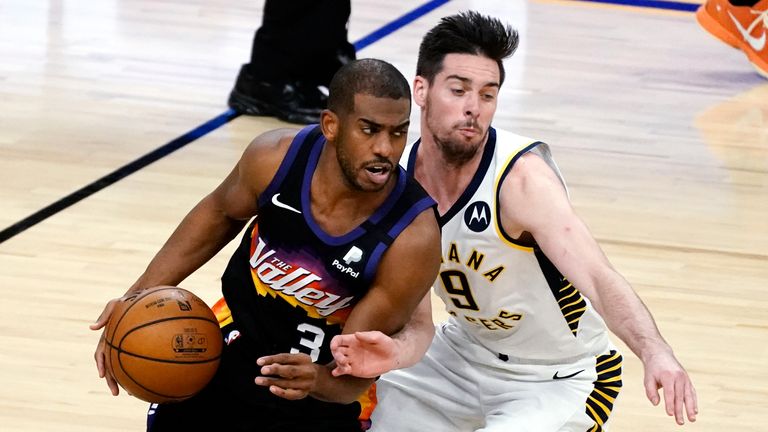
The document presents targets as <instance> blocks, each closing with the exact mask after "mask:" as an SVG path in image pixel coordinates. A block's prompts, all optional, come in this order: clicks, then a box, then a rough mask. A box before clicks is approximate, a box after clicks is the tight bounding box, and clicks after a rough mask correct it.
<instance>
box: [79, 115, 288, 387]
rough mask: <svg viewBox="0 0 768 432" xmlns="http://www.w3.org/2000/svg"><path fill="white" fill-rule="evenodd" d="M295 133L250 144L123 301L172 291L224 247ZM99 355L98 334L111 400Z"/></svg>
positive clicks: (105, 315) (108, 309) (102, 321)
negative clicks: (142, 293)
mask: <svg viewBox="0 0 768 432" xmlns="http://www.w3.org/2000/svg"><path fill="white" fill-rule="evenodd" d="M295 132H296V131H289V130H285V129H284V130H278V131H271V132H268V133H265V134H263V135H261V136H259V137H257V138H256V139H254V140H253V142H252V143H251V144H250V145H249V146H248V148H247V149H246V150H245V152H244V153H243V156H242V157H241V159H240V161H239V162H238V163H237V165H236V166H235V167H234V169H233V170H232V172H230V173H229V175H228V176H227V177H226V178H225V179H224V181H223V182H222V183H221V184H220V185H219V186H218V187H217V188H216V189H215V190H214V191H213V192H211V193H210V194H208V195H207V196H206V197H205V198H203V199H202V200H201V201H200V202H199V203H198V204H197V205H196V206H195V207H194V208H193V209H192V210H191V211H190V212H189V213H188V214H187V215H186V216H185V217H184V219H183V220H182V221H181V223H180V224H179V226H178V227H177V228H176V230H175V231H174V232H173V234H171V236H170V237H169V238H168V240H167V241H166V243H165V244H164V245H163V247H162V248H161V249H160V251H158V253H157V254H156V255H155V257H154V258H153V259H152V261H150V263H149V265H148V266H147V268H146V270H145V271H144V273H143V274H142V275H141V276H140V277H139V278H138V280H137V281H136V282H135V283H134V284H133V285H132V286H131V287H130V288H129V289H128V291H127V292H126V294H125V295H130V294H133V293H136V292H139V291H142V290H144V289H147V288H151V287H154V286H159V285H173V286H175V285H178V284H179V283H181V281H183V280H184V279H185V278H186V277H187V276H189V275H190V274H192V272H194V271H195V270H197V269H198V268H200V267H201V266H202V265H203V264H205V263H206V262H208V260H210V259H211V258H212V257H213V256H214V255H216V253H217V252H218V251H219V250H221V248H222V247H224V246H225V245H226V244H227V243H229V241H231V240H232V239H233V238H234V237H235V236H236V235H237V233H238V232H240V230H241V229H242V228H243V226H244V225H245V224H246V222H247V221H248V220H249V219H250V218H251V217H253V216H254V215H256V213H257V210H258V209H257V204H256V202H257V199H258V196H259V194H260V193H261V191H262V190H264V188H266V186H267V185H268V184H269V181H270V180H271V179H272V177H273V176H274V174H275V172H276V171H277V168H278V166H279V164H280V161H281V160H282V158H283V156H284V155H285V152H286V150H287V148H288V145H289V144H290V142H291V139H292V138H293V135H294V134H295ZM124 297H125V296H124ZM122 298H123V297H120V298H116V299H112V300H110V301H109V302H108V303H107V305H106V306H105V307H104V310H103V311H102V313H101V315H100V316H99V318H98V319H97V320H96V322H95V323H94V324H92V325H91V326H90V328H91V330H99V329H101V328H103V327H104V326H105V325H106V324H107V322H109V317H110V316H111V315H112V311H113V310H114V308H115V305H116V304H117V303H118V302H120V301H121V300H122ZM104 352H105V344H104V337H103V334H102V338H101V339H100V340H99V343H98V345H97V348H96V352H95V354H94V359H95V360H96V368H97V370H98V372H99V376H100V377H102V378H105V379H106V381H107V386H109V389H110V391H111V392H112V394H113V395H117V394H118V392H119V390H118V386H117V382H116V381H115V379H114V377H112V376H111V375H110V374H109V373H108V371H107V369H106V367H105V355H104Z"/></svg>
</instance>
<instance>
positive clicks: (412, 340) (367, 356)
mask: <svg viewBox="0 0 768 432" xmlns="http://www.w3.org/2000/svg"><path fill="white" fill-rule="evenodd" d="M430 297H431V296H430V294H429V293H427V294H426V295H425V296H424V298H423V299H422V300H421V302H420V303H419V305H418V306H417V307H416V310H415V311H414V312H413V315H412V316H411V319H410V321H408V323H407V324H406V325H405V327H404V328H403V329H402V330H400V331H399V332H397V333H395V334H394V335H392V337H389V336H387V335H385V334H384V333H382V332H380V331H364V332H355V333H351V334H341V335H338V336H336V337H334V338H333V339H332V340H331V351H332V352H333V358H334V360H335V361H336V368H335V369H334V370H333V375H334V376H340V375H345V374H348V375H354V376H357V377H362V378H375V377H377V376H379V375H382V374H384V373H387V372H389V371H391V370H394V369H402V368H407V367H411V366H413V365H415V364H416V363H418V362H419V360H421V358H422V357H424V353H426V352H427V349H428V348H429V345H430V344H431V343H432V337H433V336H434V335H435V326H434V323H433V322H432V304H431V299H430Z"/></svg>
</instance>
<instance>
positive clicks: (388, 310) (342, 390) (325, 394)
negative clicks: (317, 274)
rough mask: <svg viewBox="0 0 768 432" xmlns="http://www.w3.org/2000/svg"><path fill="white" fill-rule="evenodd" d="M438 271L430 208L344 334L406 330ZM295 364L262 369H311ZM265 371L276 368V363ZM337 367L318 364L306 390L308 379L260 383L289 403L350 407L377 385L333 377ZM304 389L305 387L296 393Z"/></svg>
mask: <svg viewBox="0 0 768 432" xmlns="http://www.w3.org/2000/svg"><path fill="white" fill-rule="evenodd" d="M439 267H440V231H439V229H438V226H437V221H436V220H435V216H434V212H433V211H432V210H431V209H430V210H427V211H424V212H422V213H421V214H420V215H419V216H417V217H416V219H414V221H413V222H412V223H411V224H410V225H409V226H408V227H407V228H406V229H405V230H403V232H402V233H401V234H400V235H399V236H398V237H397V238H396V239H395V241H394V242H393V243H392V245H391V246H390V247H389V249H388V250H387V252H386V253H385V254H384V256H383V257H382V260H381V262H380V263H379V267H378V269H377V272H376V276H375V278H374V281H373V283H372V284H371V287H370V289H369V290H368V293H367V294H366V295H365V296H364V297H363V298H362V299H361V300H360V302H358V303H357V305H355V308H354V309H353V310H352V313H351V314H350V315H349V318H348V319H347V322H346V323H345V325H344V333H345V334H352V333H355V332H362V331H370V330H377V331H380V332H382V333H384V334H393V333H395V332H397V331H399V330H400V329H402V328H403V326H404V325H405V324H406V323H407V322H408V320H409V319H410V317H411V314H412V313H413V312H414V310H415V309H416V307H417V306H418V305H419V303H420V302H421V300H422V299H423V298H424V296H425V294H427V292H428V291H429V288H430V285H431V284H432V282H433V281H434V280H435V277H436V276H437V271H438V269H439ZM278 356H282V359H283V360H289V359H291V360H294V361H296V362H301V363H304V364H305V361H306V358H304V359H303V360H302V358H301V357H300V355H291V354H279V355H278ZM291 356H292V357H291ZM271 357H275V356H271ZM263 359H264V358H262V359H259V364H263ZM268 362H269V363H272V362H273V359H272V358H269V359H268ZM281 366H282V365H281ZM295 366H297V365H287V367H284V368H282V369H281V370H272V369H267V371H266V372H265V370H264V369H263V368H262V374H266V373H267V372H269V373H272V374H275V373H276V372H277V373H278V374H279V375H281V376H283V377H286V376H290V375H292V374H294V373H303V372H302V371H306V368H304V369H301V368H299V367H295ZM266 367H270V368H271V367H272V365H271V364H270V365H267V366H266ZM333 368H334V365H333V363H331V364H329V365H314V370H313V371H312V372H311V373H309V372H308V373H307V375H310V378H311V379H312V380H313V382H312V383H310V384H309V385H307V386H304V383H305V382H306V380H305V379H304V378H302V381H301V383H298V384H294V383H292V382H291V380H283V381H281V383H280V384H279V385H274V384H275V381H271V382H269V381H264V383H259V381H258V379H257V384H261V385H268V384H271V386H270V391H272V392H273V393H274V394H276V395H278V396H281V397H285V398H288V399H298V398H300V397H304V396H306V395H307V394H309V395H310V396H312V397H314V398H315V399H320V400H324V401H328V402H337V403H351V402H353V401H355V400H356V399H357V398H358V397H359V396H360V394H362V393H363V392H364V391H365V390H366V389H368V387H370V385H371V383H372V382H373V379H370V378H357V377H352V376H346V375H345V376H341V377H334V376H333V375H332V374H331V371H332V370H333ZM281 371H282V372H281ZM299 385H302V386H303V387H301V388H299V389H297V388H296V387H298V386H299Z"/></svg>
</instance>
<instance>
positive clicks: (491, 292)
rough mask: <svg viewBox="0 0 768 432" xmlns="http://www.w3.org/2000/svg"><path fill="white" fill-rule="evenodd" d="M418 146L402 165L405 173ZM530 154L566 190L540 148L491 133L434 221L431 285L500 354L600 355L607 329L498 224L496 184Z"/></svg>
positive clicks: (458, 319) (535, 251)
mask: <svg viewBox="0 0 768 432" xmlns="http://www.w3.org/2000/svg"><path fill="white" fill-rule="evenodd" d="M419 143H420V141H417V142H416V143H415V144H414V145H413V146H412V147H411V148H410V149H407V150H406V153H405V155H404V160H403V161H401V163H402V164H403V165H404V166H407V167H408V172H409V175H411V176H412V175H413V174H412V173H413V172H414V170H413V168H414V167H413V164H414V160H415V156H416V151H417V149H418V146H419ZM529 152H530V153H534V154H536V155H538V156H539V157H541V158H542V159H544V160H545V161H546V162H547V164H548V165H549V166H550V167H551V168H552V170H553V171H554V172H555V173H556V174H557V176H558V177H559V178H560V180H561V181H562V182H563V186H564V187H565V182H564V180H563V179H562V176H561V175H560V171H559V169H558V168H557V165H556V164H555V162H554V161H553V159H552V157H551V155H550V152H549V148H548V146H547V145H546V144H544V143H542V142H538V141H533V140H531V139H529V138H525V137H522V136H518V135H515V134H512V133H509V132H506V131H500V130H496V129H494V128H490V129H489V137H488V142H487V143H486V145H485V147H484V150H483V154H482V157H481V161H480V166H479V167H478V169H477V171H476V172H475V175H474V177H473V178H472V180H471V181H470V183H469V186H468V187H467V189H466V190H465V191H464V193H463V194H462V195H461V196H460V197H459V199H458V200H457V201H456V203H455V204H454V205H453V206H452V207H451V208H450V209H449V210H448V211H447V212H446V213H445V214H444V215H442V216H440V217H438V221H439V223H440V226H441V228H442V264H441V267H440V274H439V276H438V278H437V280H436V281H435V283H434V285H433V288H434V290H435V293H436V294H437V295H438V296H439V297H441V299H442V300H443V302H445V305H446V310H447V311H448V313H449V314H450V315H451V318H450V320H451V321H453V322H454V323H455V324H457V325H459V326H460V327H462V328H463V329H464V330H465V331H466V333H467V334H468V335H470V337H471V338H473V339H475V340H476V341H477V342H478V343H479V344H480V345H482V346H484V347H485V348H487V349H488V350H490V351H491V352H493V353H497V354H499V355H500V356H502V357H508V358H513V359H516V360H518V361H520V362H523V363H538V362H542V363H551V362H555V361H563V362H567V361H569V360H570V359H577V358H583V357H585V356H589V355H596V354H599V353H603V352H605V351H606V350H607V349H608V348H609V347H611V345H610V341H609V339H608V335H607V331H606V327H605V324H604V323H603V320H602V318H601V317H600V316H599V315H598V314H597V312H596V311H595V310H594V309H593V308H592V306H591V305H590V303H589V301H588V300H587V298H586V297H584V296H582V295H581V294H580V293H579V290H578V287H574V286H573V285H572V284H571V283H570V282H569V281H568V280H567V279H565V278H564V277H563V276H562V275H561V274H560V272H559V271H558V270H557V268H555V266H554V265H553V264H552V263H551V262H550V260H549V259H548V258H547V257H546V256H545V255H544V253H543V252H542V251H541V250H540V249H539V248H538V246H537V245H536V244H524V243H522V242H520V241H517V240H515V239H513V238H511V237H510V236H509V235H507V234H506V233H505V232H504V230H503V228H502V227H501V223H500V206H499V189H500V185H501V184H502V182H503V181H504V179H505V177H506V176H507V175H508V174H509V172H510V170H511V169H512V166H513V165H514V163H515V161H517V160H518V158H520V156H522V155H523V154H525V153H529ZM514 205H525V203H515V204H514Z"/></svg>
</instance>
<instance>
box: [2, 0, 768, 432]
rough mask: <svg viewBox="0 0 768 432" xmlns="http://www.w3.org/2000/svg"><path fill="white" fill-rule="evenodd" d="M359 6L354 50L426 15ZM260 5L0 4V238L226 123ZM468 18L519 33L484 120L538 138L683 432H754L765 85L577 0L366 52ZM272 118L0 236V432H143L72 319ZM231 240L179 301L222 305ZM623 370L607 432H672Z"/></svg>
mask: <svg viewBox="0 0 768 432" xmlns="http://www.w3.org/2000/svg"><path fill="white" fill-rule="evenodd" d="M424 1H426V0H424ZM352 3H353V4H352V17H351V22H350V39H351V40H352V41H356V40H359V39H360V38H362V37H363V36H365V35H368V34H369V33H371V32H372V31H374V30H376V29H378V28H380V27H381V26H383V25H385V24H387V23H390V22H392V21H393V20H395V19H397V18H398V17H400V16H402V15H404V14H405V13H407V12H409V11H411V10H412V9H414V8H415V7H416V6H418V5H419V4H421V2H409V1H405V0H395V1H387V2H378V1H375V0H354V1H353V2H352ZM261 7H262V2H245V3H243V2H234V1H231V0H220V1H216V2H214V1H206V0H188V1H185V2H176V1H170V0H153V1H150V0H123V1H118V0H103V1H95V0H90V1H80V2H69V1H62V0H49V1H42V0H40V1H35V2H33V1H28V0H0V209H1V210H2V211H0V229H4V228H5V227H8V226H11V225H12V224H14V223H16V222H18V221H20V220H22V219H24V218H25V217H27V216H28V215H30V214H32V213H34V212H36V211H37V210H39V209H41V208H43V207H45V206H47V205H49V204H51V203H53V202H56V201H57V200H59V199H61V198H62V197H64V196H66V195H67V194H70V193H71V192H73V191H75V190H77V189H79V188H81V187H83V186H85V185H87V184H89V183H91V182H93V181H94V180H96V179H98V178H100V177H102V176H104V175H106V174H108V173H110V172H112V171H114V170H116V169H118V168H120V167H122V166H123V165H125V164H128V163H130V162H131V161H133V160H135V159H137V158H139V157H141V156H142V155H144V154H146V153H148V152H150V151H152V150H154V149H156V148H158V147H160V146H161V145H163V144H165V143H167V142H169V141H171V140H173V139H174V138H176V137H178V136H180V135H182V134H184V133H186V132H187V131H189V130H192V129H194V128H196V127H197V126H198V125H200V124H202V123H204V122H206V121H208V120H209V119H211V118H214V117H216V116H218V115H219V114H221V113H222V112H224V111H225V110H226V105H225V102H226V98H227V95H228V92H229V91H230V88H231V86H232V84H233V82H234V78H235V75H236V73H237V70H238V68H239V65H240V63H242V62H244V61H247V58H248V55H249V51H250V43H251V38H252V32H253V31H254V29H255V28H256V27H257V26H258V24H259V23H260V19H261ZM465 9H477V10H480V11H482V12H485V13H489V14H494V15H496V16H498V17H500V18H502V19H503V20H505V21H508V22H509V23H511V24H513V25H514V26H516V27H517V28H518V29H519V30H520V33H521V37H522V46H521V48H520V50H519V51H518V53H517V54H516V55H515V57H513V58H512V59H510V60H509V61H508V62H507V63H506V68H507V81H506V82H505V84H504V87H503V89H502V95H501V100H500V103H499V109H498V113H497V116H496V120H495V123H494V125H495V126H496V127H499V128H506V129H510V130H512V131H515V132H517V133H520V134H523V135H528V136H531V137H535V138H538V139H540V140H542V141H545V142H548V143H549V144H550V145H552V147H553V151H554V154H555V158H556V159H557V161H558V163H559V164H560V166H561V169H562V171H563V172H564V174H565V177H566V179H567V180H568V182H569V185H570V189H571V195H572V199H573V202H574V205H575V207H576V208H577V210H578V212H579V213H580V214H581V216H582V217H583V218H584V219H585V220H586V221H587V223H588V225H589V226H590V227H591V229H592V230H593V232H594V234H595V236H596V238H597V239H598V240H599V242H600V243H601V245H602V246H603V248H604V249H605V251H606V253H607V254H608V256H609V257H610V258H611V261H612V262H613V264H614V265H615V266H616V267H617V268H618V269H619V270H620V271H621V272H622V274H623V275H624V276H625V277H626V278H627V279H628V280H629V281H630V282H632V284H633V286H634V287H635V289H636V290H637V291H638V293H639V294H640V296H641V297H642V298H643V299H644V301H645V302H646V303H647V304H648V306H649V308H650V309H651V310H652V312H653V314H654V316H655V317H656V320H657V322H658V325H659V327H660V329H661V330H662V332H663V334H664V336H665V337H666V339H667V340H668V341H669V342H670V344H671V345H672V346H673V347H674V349H675V352H676V354H677V356H678V358H679V359H680V360H681V361H682V362H683V364H684V365H685V366H686V367H687V368H688V371H689V372H690V374H691V375H692V377H693V380H694V382H695V384H696V386H697V390H698V396H699V404H700V414H699V420H698V421H697V422H696V423H695V424H692V425H686V426H685V427H684V428H685V429H686V430H691V431H725V430H739V431H765V430H768V295H767V294H766V290H765V286H766V284H767V283H768V82H767V81H765V80H763V79H761V78H760V77H758V75H757V74H755V73H754V72H753V71H752V70H751V68H750V66H749V65H748V64H747V62H746V60H745V59H744V58H743V55H741V53H739V52H738V51H735V50H732V49H729V48H728V47H726V46H724V45H723V44H721V43H719V42H718V41H715V40H714V39H712V38H711V37H709V36H708V35H707V34H705V33H704V32H703V31H702V30H701V29H700V28H699V27H698V26H697V24H696V23H695V20H694V17H693V14H692V13H690V12H670V11H663V10H658V9H648V8H634V7H618V6H607V5H600V4H594V3H583V2H574V1H522V0H515V1H506V2H501V1H499V2H491V1H471V0H453V1H450V2H448V3H446V4H445V5H442V6H440V7H438V8H437V9H435V10H434V11H432V12H430V13H428V14H426V15H425V16H423V17H421V18H419V19H417V20H416V21H414V22H412V23H410V24H408V25H406V26H405V27H403V28H401V29H399V30H397V31H396V32H394V33H392V34H391V35H389V36H387V37H385V38H383V39H381V40H379V41H377V42H375V43H373V44H372V45H370V46H369V47H367V48H365V49H363V50H361V51H360V52H359V53H358V55H359V56H360V57H380V58H383V59H386V60H389V61H390V62H392V63H394V64H395V65H396V66H398V67H399V68H400V69H401V70H402V71H403V73H404V74H405V75H406V76H407V77H408V78H409V79H410V78H412V77H413V73H414V69H415V66H414V65H415V60H416V50H417V46H418V42H419V40H420V38H421V36H422V35H423V34H424V32H425V31H426V30H427V29H428V28H430V27H431V26H433V25H434V24H435V23H436V21H437V19H438V18H439V17H441V16H444V15H448V14H451V13H454V12H457V11H459V10H465ZM282 126H285V124H283V123H280V122H278V121H276V120H274V119H270V118H252V117H251V118H249V117H239V118H237V119H235V120H233V121H232V122H230V123H228V124H226V125H225V126H222V127H220V128H218V129H216V130H214V131H213V132H211V133H209V134H207V135H205V136H203V137H201V138H199V139H197V140H195V141H193V142H192V143H190V144H189V145H187V146H186V147H184V148H182V149H180V150H178V151H177V152H175V153H172V154H171V155H169V156H167V157H165V158H163V159H161V160H159V161H158V162H156V163H154V164H152V165H150V166H148V167H146V168H144V169H141V170H140V171H138V172H136V173H135V174H132V175H130V176H128V177H127V178H125V179H123V180H121V181H119V182H117V183H115V184H114V185H111V186H109V187H107V188H105V189H104V190H102V191H100V192H98V193H96V194H94V195H92V196H89V197H87V198H86V199H84V200H82V201H80V202H79V203H77V204H76V205H74V206H72V207H69V208H67V209H65V210H63V211H61V212H59V213H56V214H54V215H53V216H51V217H49V218H47V219H45V220H44V221H42V222H41V223H39V224H37V225H34V226H32V227H30V228H29V229H27V230H25V231H23V232H21V233H19V234H18V235H15V236H14V237H12V238H10V239H9V240H7V241H5V242H2V243H0V299H1V300H0V430H2V431H14V432H16V431H24V432H27V431H29V432H42V431H138V430H142V428H143V424H144V414H145V412H146V404H144V403H142V402H140V401H137V400H134V399H132V398H131V397H128V396H125V395H121V396H120V397H117V398H113V397H111V396H109V393H108V391H107V387H106V386H105V385H104V383H103V382H102V381H101V380H99V379H98V378H97V375H96V370H95V367H94V364H93V360H92V354H93V350H94V347H95V344H96V341H97V339H98V334H96V333H94V332H91V331H89V330H88V324H90V323H91V322H92V321H93V320H94V319H95V318H96V317H97V316H98V314H99V312H100V311H101V308H102V307H103V305H104V303H105V302H106V301H107V300H108V299H110V298H112V297H115V296H118V295H120V294H121V293H123V292H124V291H125V290H126V289H127V287H128V286H129V285H130V284H131V283H132V282H133V281H134V279H135V278H136V277H137V276H138V275H139V274H140V273H141V271H142V270H143V269H144V266H145V265H146V264H147V263H148V261H149V259H150V258H151V257H152V255H153V254H154V252H155V251H156V250H157V249H158V248H159V247H160V245H161V244H162V243H163V241H164V240H165V238H166V237H167V236H168V235H169V234H170V232H171V230H172V229H173V228H174V227H175V226H176V224H177V223H178V221H179V220H180V219H181V218H182V216H183V215H184V214H185V213H186V212H187V211H188V210H189V209H190V208H191V207H192V206H193V205H194V204H195V203H196V202H197V200H199V199H200V198H201V197H202V196H203V195H204V194H206V193H207V192H209V191H210V190H211V189H212V188H213V187H214V186H215V185H216V184H217V183H218V181H219V180H220V179H221V178H223V177H224V175H225V174H226V173H227V172H228V171H229V170H230V168H231V166H232V165H233V164H234V162H235V161H236V160H237V158H238V156H239V154H240V152H241V151H242V149H243V148H244V147H245V145H246V144H247V143H248V142H249V141H250V139H252V138H253V137H254V136H255V135H257V134H259V133H261V132H263V131H265V130H268V129H271V128H275V127H282ZM414 130H417V129H414ZM414 134H415V132H414ZM231 246H232V245H230V246H229V247H227V248H226V249H225V250H224V251H222V253H221V254H219V255H218V256H217V257H216V258H215V259H213V260H212V261H211V262H210V263H208V264H207V265H206V266H204V267H203V268H202V269H200V270H199V271H198V272H197V273H196V274H194V275H193V276H191V277H190V278H189V279H188V280H187V281H185V282H184V283H183V284H182V286H183V287H186V288H188V289H191V290H193V291H195V292H197V293H198V294H199V295H200V296H201V297H203V298H204V299H205V300H206V301H208V302H209V303H212V302H213V301H215V300H216V299H217V298H218V296H219V277H220V274H221V272H222V271H223V268H224V264H225V262H226V260H227V259H228V256H229V253H230V252H231V250H232V247H231ZM435 315H436V319H441V318H442V317H443V314H442V313H441V310H440V307H439V303H436V307H435ZM625 359H626V360H625V378H624V383H625V388H624V391H623V392H622V395H621V397H620V399H619V401H618V402H617V405H616V407H615V412H614V415H613V429H612V430H615V431H666V430H676V429H677V427H676V426H675V425H674V422H673V420H672V419H669V418H667V417H666V415H665V414H664V412H663V410H662V409H661V408H659V407H653V406H651V404H650V403H649V402H648V401H647V400H646V399H645V395H644V392H643V389H642V365H641V364H640V362H639V361H638V360H637V359H636V358H635V357H634V356H633V355H632V354H631V353H629V352H626V355H625Z"/></svg>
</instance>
